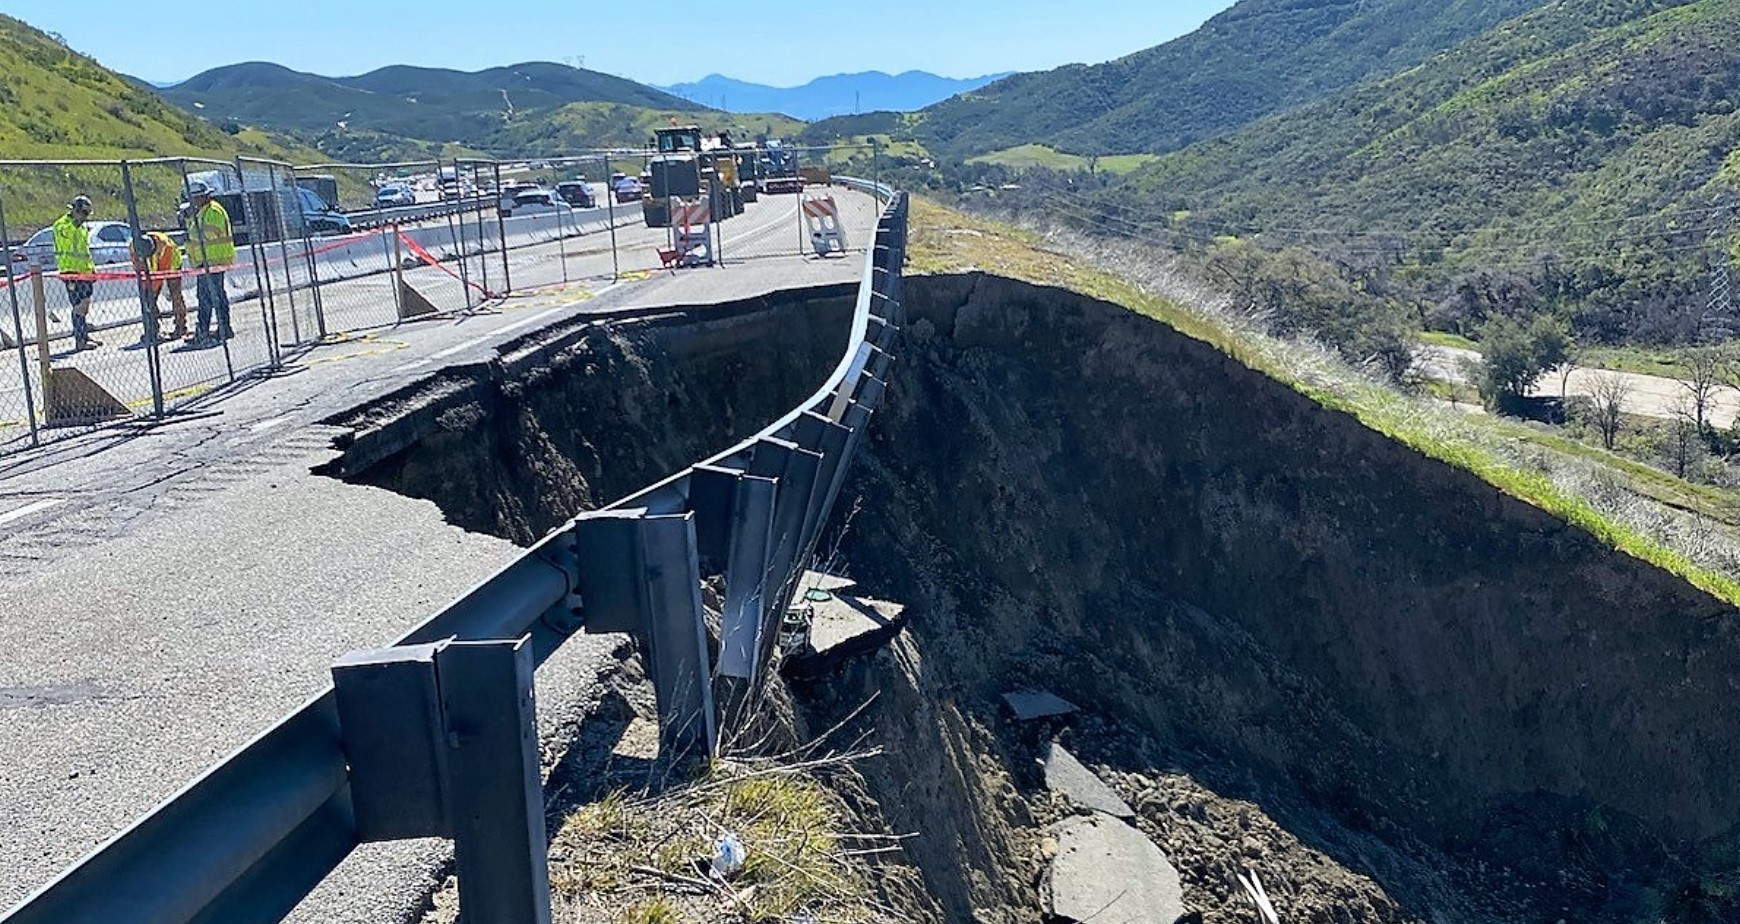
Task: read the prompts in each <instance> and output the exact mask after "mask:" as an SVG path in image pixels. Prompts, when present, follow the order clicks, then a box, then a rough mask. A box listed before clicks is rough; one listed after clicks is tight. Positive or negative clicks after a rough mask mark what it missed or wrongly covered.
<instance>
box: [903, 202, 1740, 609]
mask: <svg viewBox="0 0 1740 924" xmlns="http://www.w3.org/2000/svg"><path fill="white" fill-rule="evenodd" d="M911 221H912V229H911V244H910V247H909V250H910V259H909V269H910V271H912V272H916V273H942V272H963V271H971V270H978V271H983V272H987V273H994V274H997V275H1002V276H1008V277H1010V278H1014V279H1019V280H1022V281H1024V282H1028V283H1031V284H1035V285H1044V286H1057V287H1061V288H1065V289H1070V290H1072V291H1076V292H1080V293H1082V294H1084V295H1088V296H1092V297H1094V298H1098V299H1101V300H1103V301H1107V302H1112V303H1115V304H1119V305H1123V306H1125V307H1127V308H1129V309H1130V310H1132V311H1135V312H1137V313H1139V314H1143V315H1147V316H1149V317H1152V318H1154V319H1156V320H1159V321H1161V322H1163V323H1165V324H1167V325H1169V326H1171V327H1173V328H1174V329H1176V330H1178V331H1179V332H1180V333H1183V334H1185V335H1186V336H1189V337H1192V338H1195V339H1197V340H1200V341H1203V342H1205V343H1208V344H1210V345H1212V346H1214V347H1215V348H1216V349H1219V350H1220V351H1221V352H1223V353H1226V354H1227V355H1229V356H1231V357H1233V358H1235V359H1237V360H1239V361H1240V362H1241V363H1243V364H1244V365H1246V366H1248V367H1250V368H1251V369H1254V370H1256V371H1259V372H1261V373H1263V374H1265V375H1268V376H1269V377H1271V378H1273V379H1275V380H1277V381H1279V382H1282V383H1285V384H1286V385H1288V386H1290V387H1292V388H1293V389H1295V390H1297V391H1299V392H1300V393H1302V394H1305V395H1307V396H1309V397H1311V398H1312V399H1313V400H1315V401H1317V402H1318V403H1320V404H1322V405H1324V406H1325V407H1329V408H1333V409H1336V410H1340V411H1344V412H1346V413H1348V414H1350V415H1352V416H1354V417H1356V418H1357V419H1359V420H1360V421H1361V422H1362V423H1364V424H1365V425H1366V426H1368V427H1370V428H1372V429H1373V430H1376V431H1378V432H1380V433H1383V434H1385V435H1387V436H1389V437H1391V438H1392V439H1395V440H1397V441H1399V442H1402V443H1404V444H1406V445H1408V446H1409V447H1411V448H1413V449H1415V450H1417V451H1419V452H1421V453H1422V454H1424V455H1427V456H1430V457H1432V458H1435V459H1438V460H1440V461H1442V462H1445V463H1448V464H1451V465H1455V466H1457V467H1459V468H1463V469H1466V470H1468V471H1470V472H1473V473H1474V474H1476V475H1478V476H1480V477H1481V478H1483V479H1485V480H1486V481H1488V482H1490V483H1491V484H1493V485H1494V486H1496V487H1498V488H1499V489H1501V490H1503V491H1505V492H1506V493H1508V494H1511V495H1512V496H1514V497H1517V498H1519V499H1521V500H1523V501H1526V502H1528V503H1530V504H1533V505H1534V506H1536V507H1538V508H1540V509H1542V510H1545V511H1547V512H1549V513H1552V514H1554V515H1555V516H1558V517H1559V518H1561V519H1563V520H1565V521H1567V522H1569V523H1572V524H1575V525H1577V526H1579V527H1581V528H1583V529H1584V530H1586V531H1588V532H1589V533H1590V534H1592V535H1593V536H1595V537H1596V538H1597V539H1599V540H1600V541H1601V542H1603V543H1605V544H1606V545H1608V546H1609V547H1611V548H1614V549H1618V550H1620V551H1623V552H1625V553H1627V554H1629V555H1632V556H1634V557H1636V558H1639V559H1642V560H1644V561H1647V562H1649V563H1651V564H1653V565H1656V566H1658V567H1660V568H1663V569H1665V570H1667V571H1670V572H1672V573H1674V574H1677V575H1679V576H1680V577H1682V578H1684V579H1685V580H1687V581H1688V582H1690V583H1692V584H1693V585H1695V586H1697V587H1699V588H1701V589H1703V590H1704V591H1706V592H1708V593H1710V594H1712V595H1714V596H1716V597H1719V598H1721V599H1723V600H1725V601H1727V602H1728V603H1731V604H1735V605H1740V580H1737V579H1736V578H1737V577H1740V528H1736V527H1740V496H1736V495H1735V494H1734V493H1733V492H1729V491H1725V490H1722V489H1717V488H1711V487H1709V486H1704V485H1692V484H1689V483H1687V482H1684V481H1681V480H1679V479H1676V478H1673V477H1672V476H1671V475H1667V474H1666V473H1663V472H1659V471H1657V470H1654V469H1650V468H1648V467H1647V466H1642V465H1638V464H1637V463H1635V462H1630V461H1628V460H1624V459H1621V458H1620V457H1618V456H1615V455H1613V454H1612V453H1607V452H1603V451H1601V450H1598V449H1592V448H1590V447H1587V446H1583V445H1581V444H1575V443H1573V441H1571V440H1568V439H1566V438H1564V437H1562V436H1558V435H1557V434H1554V433H1551V432H1550V431H1547V430H1545V429H1543V428H1539V427H1535V426H1532V425H1528V424H1522V423H1518V422H1515V421H1509V420H1504V419H1496V418H1490V417H1485V416H1473V415H1468V414H1464V413H1462V412H1459V411H1455V410H1452V409H1450V408H1446V407H1444V406H1443V405H1442V404H1441V403H1440V402H1437V401H1434V400H1432V399H1430V398H1429V397H1424V396H1417V395H1410V394H1404V393H1403V392H1401V391H1399V390H1397V389H1396V388H1394V387H1393V386H1391V385H1389V384H1388V383H1387V382H1385V381H1384V380H1383V379H1382V378H1381V377H1380V376H1378V375H1376V374H1374V373H1373V372H1372V371H1371V370H1366V369H1360V368H1356V367H1354V366H1351V365H1349V364H1348V363H1347V362H1345V361H1344V360H1342V359H1341V358H1340V357H1339V356H1338V355H1336V354H1335V353H1334V352H1333V351H1331V350H1329V349H1327V348H1326V347H1324V346H1322V345H1321V344H1318V343H1315V342H1313V341H1310V340H1305V339H1299V338H1283V337H1277V336H1274V335H1273V334H1271V333H1270V332H1269V326H1268V324H1267V323H1266V319H1264V318H1262V317H1257V316H1251V315H1246V314H1241V313H1239V312H1236V311H1233V310H1232V309H1231V307H1230V305H1229V304H1228V302H1227V300H1226V299H1225V298H1224V297H1223V296H1222V295H1221V294H1220V293H1218V292H1216V291H1214V290H1213V289H1211V288H1209V287H1207V286H1204V285H1202V284H1201V283H1200V282H1199V281H1197V280H1195V279H1194V278H1192V277H1190V276H1188V275H1186V274H1184V273H1182V272H1180V271H1178V269H1177V268H1176V266H1175V265H1174V264H1173V262H1172V261H1171V260H1170V259H1168V258H1167V257H1166V256H1164V255H1162V254H1156V253H1155V252H1154V251H1153V250H1152V249H1142V248H1137V247H1134V246H1130V245H1127V244H1123V243H1116V242H1110V241H1106V240H1102V239H1097V238H1087V237H1084V236H1082V235H1079V234H1075V233H1072V232H1069V231H1066V230H1059V229H1050V228H1044V229H1016V228H1011V227H1009V226H1007V225H1002V224H998V223H996V222H992V221H987V220H984V219H980V218H975V217H969V216H965V215H961V214H960V213H957V212H954V211H951V210H949V209H945V208H943V207H941V206H939V205H936V204H934V203H931V202H927V201H924V200H919V199H915V200H914V201H913V210H912V217H911Z"/></svg>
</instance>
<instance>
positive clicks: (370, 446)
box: [330, 286, 857, 545]
mask: <svg viewBox="0 0 1740 924" xmlns="http://www.w3.org/2000/svg"><path fill="white" fill-rule="evenodd" d="M856 295H857V290H856V288H855V287H852V286H830V287H825V288H821V289H814V290H808V291H788V292H782V293H776V294H774V295H770V296H766V297H763V298H757V299H751V300H748V301H744V302H736V303H732V304H727V305H718V306H711V307H708V308H707V309H706V310H705V311H704V312H702V313H694V314H691V313H687V312H680V311H675V310H672V311H667V312H665V313H662V314H657V315H652V316H648V317H643V318H637V319H629V320H622V321H614V322H611V323H605V324H600V323H595V322H591V321H581V322H578V323H576V324H574V325H573V326H572V327H571V328H569V329H567V330H565V331H558V332H556V333H554V334H552V333H550V332H547V331H541V332H539V333H537V334H534V335H529V336H527V337H525V338H522V340H521V341H520V342H518V343H517V344H514V345H512V346H511V347H510V348H509V349H508V350H506V351H504V354H503V356H502V358H501V359H500V360H499V361H498V362H494V363H490V364H488V365H481V364H480V365H477V366H471V367H463V368H461V369H458V370H450V371H449V372H447V373H446V374H445V375H444V376H443V377H441V378H438V379H436V380H434V381H432V382H429V383H426V384H422V385H419V386H418V387H417V388H416V389H415V390H412V391H409V392H407V393H405V394H402V395H399V396H397V397H396V398H394V399H393V400H389V401H385V402H381V403H379V404H376V405H373V406H371V407H369V408H367V409H365V410H363V411H361V412H359V413H357V414H354V415H349V416H347V417H346V418H344V419H341V420H335V421H332V423H335V424H338V425H341V426H347V427H351V428H354V429H356V430H357V431H358V432H359V435H358V437H357V439H356V442H355V444H354V445H353V446H351V447H349V449H348V451H347V452H346V455H345V456H344V457H343V458H342V459H340V460H339V462H338V463H337V464H336V465H335V466H333V467H332V469H331V471H330V474H333V475H337V476H341V477H346V478H349V479H350V480H353V481H357V482H360V483H363V484H370V485H375V486H377V487H382V488H386V489H388V490H392V491H396V492H398V493H400V494H406V495H409V496H411V497H419V498H425V499H429V500H433V501H435V502H436V503H437V504H438V505H440V507H441V510H442V512H443V513H444V514H446V516H447V518H448V520H449V521H451V522H453V523H455V524H457V525H459V526H463V527H465V528H466V529H470V530H474V531H477V532H484V533H489V534H491V535H495V536H499V537H502V538H505V539H509V540H512V541H514V542H518V543H520V544H522V545H529V544H531V543H532V542H534V541H536V540H537V539H539V538H542V537H543V536H544V534H545V533H548V532H549V531H550V530H552V529H554V528H556V527H557V526H559V525H561V524H562V523H563V522H565V521H567V520H568V519H569V518H570V517H572V516H574V515H575V514H576V513H579V512H581V511H583V510H593V509H596V508H598V507H600V506H603V505H604V504H607V503H610V502H611V501H614V500H616V499H618V498H621V497H624V496H627V495H628V494H630V493H632V492H634V491H636V490H639V489H640V488H642V487H644V486H646V485H648V484H651V483H653V482H654V481H657V480H658V479H660V478H663V477H665V476H666V475H669V474H671V473H673V472H676V471H679V470H681V469H682V468H684V467H686V466H688V465H691V464H693V463H695V462H697V461H699V460H700V459H702V458H705V457H706V456H709V455H712V454H713V453H716V452H718V451H720V450H723V449H726V448H728V447H729V446H731V445H732V444H733V443H735V442H737V441H738V440H741V439H743V438H744V437H746V436H748V435H749V434H751V433H754V432H755V431H756V430H758V429H760V428H761V427H763V426H766V425H767V424H768V423H770V422H771V421H773V420H775V419H776V418H778V417H779V416H780V415H781V414H784V413H785V412H786V411H788V410H790V409H791V408H792V407H793V406H794V405H796V404H797V403H798V402H799V401H801V400H802V399H803V398H805V397H807V396H808V395H809V394H810V393H811V392H813V391H814V390H815V388H816V387H817V386H818V385H820V384H821V381H822V379H823V378H825V377H826V375H827V373H828V371H829V370H831V369H832V368H833V367H834V365H835V364H836V363H837V362H838V361H839V358H840V354H841V353H842V352H843V351H844V350H845V343H846V331H847V327H848V323H849V320H850V318H851V312H852V306H853V302H854V299H855V298H856Z"/></svg>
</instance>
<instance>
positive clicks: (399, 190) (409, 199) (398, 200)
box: [375, 183, 417, 209]
mask: <svg viewBox="0 0 1740 924" xmlns="http://www.w3.org/2000/svg"><path fill="white" fill-rule="evenodd" d="M416 204H417V194H416V193H415V192H412V191H411V187H409V186H400V185H398V184H397V183H394V184H390V185H387V186H382V187H381V188H380V189H379V190H377V191H376V192H375V208H377V209H396V208H403V207H405V206H407V205H416Z"/></svg>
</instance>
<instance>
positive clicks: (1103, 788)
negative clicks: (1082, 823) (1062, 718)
mask: <svg viewBox="0 0 1740 924" xmlns="http://www.w3.org/2000/svg"><path fill="white" fill-rule="evenodd" d="M1045 786H1046V788H1047V789H1050V790H1051V791H1052V792H1055V793H1060V794H1062V795H1064V796H1066V797H1068V799H1069V800H1070V801H1071V802H1073V803H1075V804H1076V805H1078V806H1081V807H1082V808H1085V809H1092V810H1093V811H1096V812H1104V813H1106V814H1107V815H1110V816H1112V817H1113V818H1122V819H1124V820H1126V821H1127V820H1130V819H1133V818H1135V817H1136V812H1135V810H1134V809H1132V808H1130V806H1129V804H1128V803H1126V802H1125V801H1124V800H1122V799H1120V798H1118V794H1117V793H1115V792H1113V791H1112V788H1111V787H1110V786H1107V785H1106V784H1105V781H1104V780H1101V779H1100V778H1099V777H1098V776H1097V775H1095V773H1094V772H1093V771H1092V770H1089V769H1088V768H1087V767H1086V766H1085V765H1083V764H1082V762H1081V761H1079V760H1076V759H1075V755H1074V754H1071V753H1070V752H1068V751H1066V750H1064V748H1063V745H1061V744H1058V743H1057V742H1055V741H1053V742H1050V743H1048V744H1047V745H1046V746H1045Z"/></svg>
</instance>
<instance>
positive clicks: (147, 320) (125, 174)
mask: <svg viewBox="0 0 1740 924" xmlns="http://www.w3.org/2000/svg"><path fill="white" fill-rule="evenodd" d="M121 198H122V200H124V201H125V203H126V206H127V227H128V228H129V229H131V232H132V238H133V239H132V241H131V243H130V244H129V245H128V249H129V250H131V253H130V254H129V256H130V257H131V258H132V265H133V273H134V277H135V279H136V280H137V282H138V290H139V316H140V320H141V322H142V323H141V326H140V329H139V342H140V343H142V344H143V345H144V349H145V373H146V376H147V377H148V378H149V379H150V382H151V415H152V416H153V417H158V418H161V417H162V416H163V357H162V354H160V353H159V352H158V346H159V344H161V343H162V341H163V338H162V337H160V336H158V331H157V292H156V290H155V289H154V288H153V285H154V284H158V283H157V280H154V279H152V278H151V263H150V262H149V260H147V259H141V258H140V248H141V246H143V245H144V244H145V242H147V241H149V240H150V239H149V238H147V237H146V236H145V229H144V227H143V226H142V225H141V224H140V222H139V199H138V197H137V196H135V195H134V193H133V165H132V164H129V163H128V162H127V161H125V160H123V161H121Z"/></svg>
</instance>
